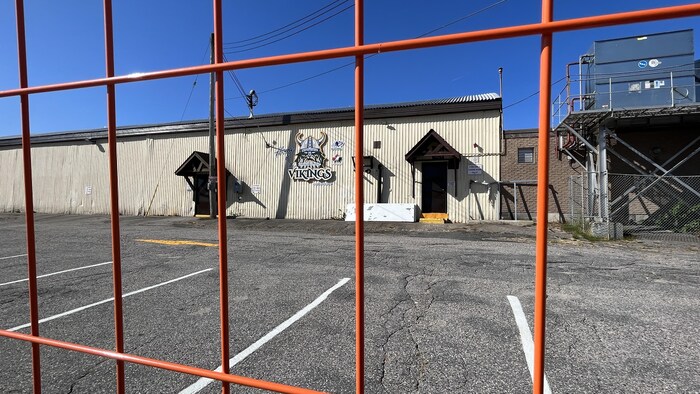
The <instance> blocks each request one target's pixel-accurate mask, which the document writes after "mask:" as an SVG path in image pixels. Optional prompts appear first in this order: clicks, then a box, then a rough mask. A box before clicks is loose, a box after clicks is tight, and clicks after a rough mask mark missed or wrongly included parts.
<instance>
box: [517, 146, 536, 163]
mask: <svg viewBox="0 0 700 394" xmlns="http://www.w3.org/2000/svg"><path fill="white" fill-rule="evenodd" d="M534 162H535V148H518V163H534Z"/></svg>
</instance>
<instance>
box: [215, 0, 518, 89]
mask: <svg viewBox="0 0 700 394" xmlns="http://www.w3.org/2000/svg"><path fill="white" fill-rule="evenodd" d="M506 1H508V0H499V1H497V2H495V3H493V4H490V5H488V6H486V7H483V8H481V9H479V10H476V11H474V12H471V13H469V14H467V15H465V16H463V17H461V18H459V19H455V20H453V21H451V22H449V23H446V24H444V25H442V26H440V27H438V28H436V29H433V30H430V31H428V32H425V33H423V34H421V35H419V36H417V37H415V38H421V37H424V36H427V35H428V34H431V33H435V32H436V31H439V30H442V29H444V28H446V27H449V26H452V25H454V24H455V23H458V22H461V21H463V20H465V19H467V18H471V17H473V16H476V15H478V14H480V13H482V12H484V11H486V10H489V9H490V8H492V7H495V6H497V5H499V4H501V3H504V2H506ZM376 55H377V54H376V53H375V54H372V55H368V56H366V57H365V58H366V59H370V58H372V57H374V56H376ZM354 64H355V61H354V60H353V61H351V62H348V63H345V64H343V65H342V66H339V67H335V68H332V69H330V70H326V71H324V72H321V73H318V74H314V75H311V76H309V77H306V78H303V79H300V80H298V81H294V82H290V83H288V84H285V85H281V86H277V87H274V88H271V89H267V90H263V91H261V92H260V93H259V94H264V93H269V92H273V91H276V90H281V89H284V88H287V87H290V86H294V85H297V84H300V83H302V82H306V81H309V80H312V79H314V78H318V77H321V76H323V75H326V74H330V73H332V72H334V71H337V70H340V69H342V68H345V67H350V66H352V65H354ZM237 98H240V97H231V98H228V99H227V100H233V99H237Z"/></svg>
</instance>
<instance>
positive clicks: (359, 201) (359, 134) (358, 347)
mask: <svg viewBox="0 0 700 394" xmlns="http://www.w3.org/2000/svg"><path fill="white" fill-rule="evenodd" d="M363 13H364V5H363V0H355V46H356V47H359V46H362V45H363V44H364V19H363V18H364V15H363ZM364 62H365V59H364V55H363V54H358V55H356V56H355V392H356V393H357V394H362V393H364V392H365V223H364V220H365V215H364V206H365V203H364V199H365V194H364V184H363V183H364V177H363V174H364V172H363V170H362V158H363V156H364V153H363V151H364V109H365V107H364V105H365V104H364V100H365V97H364V96H365V90H364V89H365V80H364V78H365V75H364V72H365V70H364Z"/></svg>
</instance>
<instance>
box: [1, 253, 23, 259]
mask: <svg viewBox="0 0 700 394" xmlns="http://www.w3.org/2000/svg"><path fill="white" fill-rule="evenodd" d="M26 255H27V254H26V253H25V254H18V255H15V256H7V257H0V260H7V259H15V258H17V257H24V256H26Z"/></svg>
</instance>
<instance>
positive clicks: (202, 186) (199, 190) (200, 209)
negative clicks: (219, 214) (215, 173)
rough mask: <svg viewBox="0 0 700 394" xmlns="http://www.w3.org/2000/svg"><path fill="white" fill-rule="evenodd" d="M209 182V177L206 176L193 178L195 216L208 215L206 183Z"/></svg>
mask: <svg viewBox="0 0 700 394" xmlns="http://www.w3.org/2000/svg"><path fill="white" fill-rule="evenodd" d="M208 182H209V176H207V175H196V176H195V177H194V186H195V190H194V196H195V197H194V198H195V200H194V214H195V215H208V214H209V189H207V183H208Z"/></svg>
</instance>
